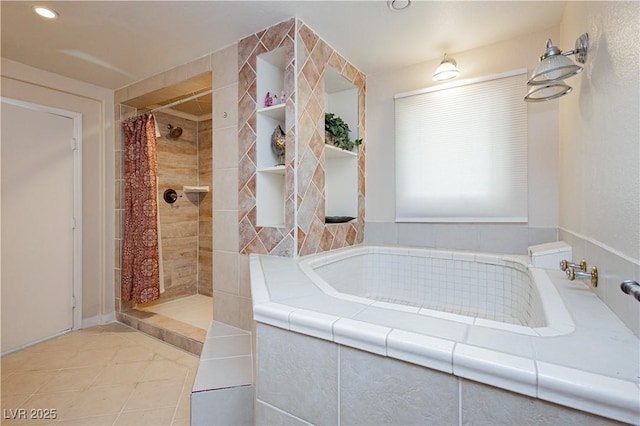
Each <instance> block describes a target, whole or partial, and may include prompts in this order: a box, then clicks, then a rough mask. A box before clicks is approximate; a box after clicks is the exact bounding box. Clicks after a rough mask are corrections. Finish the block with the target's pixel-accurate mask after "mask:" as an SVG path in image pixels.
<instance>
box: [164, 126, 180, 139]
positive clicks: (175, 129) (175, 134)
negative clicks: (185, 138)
mask: <svg viewBox="0 0 640 426" xmlns="http://www.w3.org/2000/svg"><path fill="white" fill-rule="evenodd" d="M167 129H169V137H172V138H179V137H180V135H182V127H179V126H173V125H172V124H169V125H167Z"/></svg>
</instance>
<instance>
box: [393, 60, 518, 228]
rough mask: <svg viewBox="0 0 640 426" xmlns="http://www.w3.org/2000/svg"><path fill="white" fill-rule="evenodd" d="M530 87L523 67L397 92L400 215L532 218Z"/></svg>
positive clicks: (403, 218) (410, 218)
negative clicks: (454, 83) (529, 202)
mask: <svg viewBox="0 0 640 426" xmlns="http://www.w3.org/2000/svg"><path fill="white" fill-rule="evenodd" d="M526 87H527V78H526V70H522V71H516V72H512V73H508V74H502V75H500V76H494V77H488V78H486V79H479V80H474V81H470V82H467V83H464V84H462V85H457V86H454V87H451V86H448V88H435V89H425V90H422V91H417V92H412V93H408V94H404V95H396V97H395V123H396V221H398V222H526V221H527V212H528V207H527V199H528V195H527V106H526V103H525V102H523V100H522V99H523V98H524V96H525V95H526Z"/></svg>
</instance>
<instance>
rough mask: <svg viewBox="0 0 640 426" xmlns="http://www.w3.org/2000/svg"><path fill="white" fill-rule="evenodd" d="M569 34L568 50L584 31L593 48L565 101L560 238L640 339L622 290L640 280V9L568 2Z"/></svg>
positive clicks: (564, 34)
mask: <svg viewBox="0 0 640 426" xmlns="http://www.w3.org/2000/svg"><path fill="white" fill-rule="evenodd" d="M561 29H562V30H561V41H560V45H559V46H562V47H561V48H565V49H568V48H571V46H573V45H574V43H575V39H576V38H577V37H578V36H579V35H580V34H582V33H584V32H588V33H589V37H590V40H591V47H590V49H589V54H588V58H587V63H586V64H585V66H584V71H583V72H582V74H580V75H578V76H576V77H573V78H571V79H569V80H567V83H569V84H570V85H572V86H573V88H574V91H573V93H571V94H569V95H568V96H565V97H563V98H562V99H560V155H559V160H560V219H559V226H560V238H561V239H563V240H565V241H567V242H569V243H570V244H571V245H572V247H573V256H574V259H578V260H579V259H582V258H584V259H585V260H587V262H588V263H589V266H592V265H595V266H597V267H598V275H599V281H598V287H597V288H596V289H595V290H594V291H595V292H596V294H597V295H598V296H599V297H600V298H601V299H602V300H603V301H604V302H605V303H606V304H607V306H609V307H610V308H611V310H613V311H614V312H615V313H616V315H618V317H620V319H621V320H622V321H623V322H624V323H625V324H626V325H627V327H629V328H630V329H631V330H632V331H633V332H634V333H635V334H636V335H638V336H640V304H638V302H636V301H635V300H634V299H633V298H632V297H630V296H628V295H625V294H624V293H623V292H622V291H621V290H620V282H621V281H622V280H627V279H633V280H636V281H640V49H638V44H639V43H640V3H638V2H578V3H574V2H568V3H567V8H566V10H565V13H564V17H563V21H562V24H561ZM564 46H566V47H564Z"/></svg>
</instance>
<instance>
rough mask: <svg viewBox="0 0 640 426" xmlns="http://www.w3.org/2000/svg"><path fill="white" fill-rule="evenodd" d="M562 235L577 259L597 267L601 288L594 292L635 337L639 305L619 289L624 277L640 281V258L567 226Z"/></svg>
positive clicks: (639, 333)
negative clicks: (587, 236)
mask: <svg viewBox="0 0 640 426" xmlns="http://www.w3.org/2000/svg"><path fill="white" fill-rule="evenodd" d="M560 236H561V239H562V240H563V241H566V242H567V243H568V244H569V245H571V247H572V248H573V256H574V260H575V259H586V260H587V262H588V266H589V268H590V267H591V266H593V265H595V266H597V267H598V287H597V288H596V289H594V290H593V291H594V292H595V293H596V294H597V295H598V297H599V298H600V299H601V300H602V301H603V302H604V303H605V304H606V305H607V306H608V307H609V308H610V309H611V310H612V311H613V312H614V313H615V314H616V315H617V316H618V317H619V318H620V319H621V320H622V321H623V322H624V323H625V325H626V326H627V327H629V329H630V330H631V331H633V333H634V334H635V335H636V336H640V305H639V304H638V302H637V301H636V300H635V299H634V298H633V297H631V296H629V295H627V294H625V293H623V292H622V290H620V283H621V282H622V281H624V280H635V281H638V282H640V261H639V260H633V259H630V258H629V257H628V256H623V255H621V254H620V253H617V252H614V251H613V250H611V249H610V248H607V247H606V246H604V245H602V244H599V243H598V242H597V241H593V240H590V239H587V238H583V237H582V236H580V235H576V234H575V233H573V232H571V231H568V230H566V229H560Z"/></svg>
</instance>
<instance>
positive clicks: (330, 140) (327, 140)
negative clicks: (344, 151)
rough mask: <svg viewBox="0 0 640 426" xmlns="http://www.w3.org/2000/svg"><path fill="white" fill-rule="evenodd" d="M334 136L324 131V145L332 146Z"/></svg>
mask: <svg viewBox="0 0 640 426" xmlns="http://www.w3.org/2000/svg"><path fill="white" fill-rule="evenodd" d="M333 142H334V136H333V133H331V132H329V131H325V132H324V143H327V144H329V145H334V143H333Z"/></svg>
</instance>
